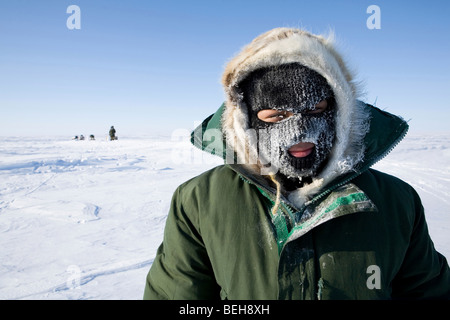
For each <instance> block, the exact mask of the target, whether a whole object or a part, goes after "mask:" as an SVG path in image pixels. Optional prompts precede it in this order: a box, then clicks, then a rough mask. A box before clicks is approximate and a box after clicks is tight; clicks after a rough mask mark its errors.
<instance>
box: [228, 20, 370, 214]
mask: <svg viewBox="0 0 450 320" xmlns="http://www.w3.org/2000/svg"><path fill="white" fill-rule="evenodd" d="M294 62H295V63H300V64H302V65H304V66H306V67H308V68H310V69H312V70H314V71H316V72H318V73H319V74H321V75H322V76H323V77H324V78H325V79H326V80H327V82H328V84H329V85H330V87H331V88H332V90H333V92H334V98H335V100H336V104H337V110H336V139H335V143H334V145H333V148H332V151H331V154H330V156H329V160H328V163H327V165H326V167H325V168H324V169H323V170H322V171H321V172H320V173H319V174H318V175H317V176H316V177H315V178H314V179H313V182H312V183H311V184H308V185H305V186H303V187H302V188H299V189H297V190H294V191H292V192H290V193H289V194H285V196H287V198H288V200H289V201H291V202H292V203H293V204H294V205H296V206H297V207H300V206H301V205H302V204H303V203H304V202H305V201H307V200H308V199H310V198H311V197H312V196H314V195H315V194H317V193H318V192H319V191H320V189H322V187H324V186H325V185H327V184H328V183H329V182H331V181H333V180H334V179H335V178H337V177H338V176H340V175H342V174H345V173H347V172H349V171H351V170H353V169H354V168H355V166H356V164H358V163H360V162H361V161H363V158H364V137H365V135H366V133H367V132H368V129H369V114H368V113H367V112H365V111H364V108H362V107H361V102H358V101H357V97H358V95H359V93H358V90H357V86H356V85H355V83H354V78H353V76H352V74H351V73H350V71H349V69H348V68H347V66H346V65H345V64H344V60H343V59H342V57H341V56H340V55H339V54H338V53H337V51H336V50H335V49H334V47H333V41H332V40H331V39H330V38H324V37H322V36H318V35H313V34H310V33H308V32H306V31H303V30H299V29H291V28H276V29H273V30H270V31H268V32H266V33H264V34H262V35H260V36H258V37H257V38H255V39H254V40H253V41H252V42H251V43H250V44H248V45H247V46H245V47H244V48H243V50H242V51H241V52H240V53H238V54H237V55H236V56H235V57H234V58H232V59H231V60H230V61H229V62H228V64H227V65H226V67H225V71H224V74H223V77H222V84H223V86H224V89H225V94H226V103H225V111H224V113H223V118H222V130H223V132H224V133H225V138H226V142H227V145H228V147H231V148H232V149H233V150H234V151H235V153H236V156H237V159H238V163H243V164H244V166H246V168H247V170H250V171H251V172H252V173H253V174H256V175H265V174H268V173H267V172H266V173H265V172H264V170H265V169H264V166H262V165H261V164H260V163H259V161H258V155H257V144H256V140H255V136H254V134H252V131H253V130H249V129H250V128H249V121H248V114H247V106H246V105H245V103H244V102H243V97H242V94H241V93H240V90H239V88H238V84H239V83H240V82H241V81H242V80H244V79H245V78H246V77H247V76H248V75H249V74H250V73H251V72H252V71H254V70H257V69H260V68H264V67H269V66H277V65H281V64H286V63H294ZM272 179H273V177H272Z"/></svg>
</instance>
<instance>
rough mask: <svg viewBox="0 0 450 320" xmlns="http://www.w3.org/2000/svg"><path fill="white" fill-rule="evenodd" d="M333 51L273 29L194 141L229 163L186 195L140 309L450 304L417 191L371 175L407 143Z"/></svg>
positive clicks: (241, 62)
mask: <svg viewBox="0 0 450 320" xmlns="http://www.w3.org/2000/svg"><path fill="white" fill-rule="evenodd" d="M343 61H344V60H343V59H342V57H341V56H340V55H339V53H338V52H337V51H336V49H335V48H334V47H333V43H332V41H331V40H330V39H326V38H324V37H322V36H318V35H313V34H311V33H308V32H306V31H303V30H299V29H291V28H276V29H273V30H270V31H268V32H266V33H264V34H262V35H260V36H259V37H257V38H256V39H254V40H253V41H252V42H251V43H250V44H248V45H247V46H246V47H244V48H243V50H242V51H241V52H240V53H238V54H237V55H236V56H235V57H234V58H233V59H231V60H230V61H229V62H228V64H227V65H226V67H225V71H224V74H223V78H222V83H223V86H224V90H225V94H226V101H225V103H224V104H223V105H222V106H221V107H220V108H219V110H218V111H217V112H216V113H214V114H213V115H211V116H209V117H208V118H207V119H206V120H205V121H204V122H203V123H202V124H201V125H200V126H199V127H198V128H197V129H196V130H194V132H193V133H192V137H191V142H192V143H193V144H194V146H196V147H198V148H200V149H202V150H204V151H205V152H209V153H212V154H215V155H218V156H220V157H223V159H224V162H225V164H224V165H221V166H218V167H215V168H213V169H211V170H209V171H207V172H205V173H203V174H201V175H199V176H197V177H195V178H193V179H191V180H189V181H187V182H185V183H183V184H182V185H180V186H179V187H178V188H177V190H176V191H175V193H174V195H173V198H172V202H171V207H170V212H169V214H168V217H167V221H166V227H165V231H164V238H163V242H162V244H161V246H160V247H159V249H158V251H157V255H156V257H155V259H154V261H153V264H152V266H151V268H150V271H149V273H148V275H147V279H146V283H145V291H144V299H270V300H272V299H300V300H305V299H308V300H314V299H322V300H327V299H449V298H450V271H449V266H448V263H447V261H446V259H445V257H444V256H443V255H441V254H440V253H439V252H437V251H436V250H435V248H434V245H433V242H432V240H431V238H430V235H429V233H428V229H427V224H426V220H425V215H424V208H423V206H422V204H421V200H420V197H419V196H418V194H417V193H416V191H415V190H414V189H413V188H412V187H411V186H410V185H408V184H407V183H405V182H403V181H402V180H400V179H398V178H396V177H393V176H390V175H388V174H385V173H382V172H379V171H376V170H374V169H372V168H371V166H372V165H373V164H375V163H376V162H377V161H379V160H380V159H382V158H384V157H385V156H386V155H387V154H388V153H389V152H390V151H391V150H392V149H393V148H394V147H395V146H396V145H397V144H398V143H399V142H400V141H401V140H402V139H403V137H404V136H405V135H406V133H407V130H408V124H407V123H406V122H405V121H404V120H403V119H401V118H400V117H398V116H395V115H393V114H390V113H388V112H385V111H382V110H380V109H378V108H376V107H374V106H371V105H368V104H366V103H363V102H362V101H360V100H358V97H359V90H358V86H357V85H356V84H355V82H354V77H353V76H352V74H351V72H350V71H349V70H348V68H347V67H346V65H345V64H344V62H343Z"/></svg>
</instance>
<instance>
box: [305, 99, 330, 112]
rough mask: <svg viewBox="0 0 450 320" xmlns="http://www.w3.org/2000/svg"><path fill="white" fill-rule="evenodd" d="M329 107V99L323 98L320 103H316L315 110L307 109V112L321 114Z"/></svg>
mask: <svg viewBox="0 0 450 320" xmlns="http://www.w3.org/2000/svg"><path fill="white" fill-rule="evenodd" d="M327 108H328V101H327V100H322V101H320V102H319V103H318V104H316V106H315V108H314V109H313V110H309V111H307V112H306V114H319V113H322V112H324V111H326V110H327Z"/></svg>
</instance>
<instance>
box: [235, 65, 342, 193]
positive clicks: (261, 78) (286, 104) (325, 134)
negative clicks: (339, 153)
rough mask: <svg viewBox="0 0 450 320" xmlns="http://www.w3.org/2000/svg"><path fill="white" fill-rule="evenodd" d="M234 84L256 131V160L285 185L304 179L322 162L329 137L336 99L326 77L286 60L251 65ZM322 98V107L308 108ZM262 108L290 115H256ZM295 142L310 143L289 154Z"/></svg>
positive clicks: (332, 133)
mask: <svg viewBox="0 0 450 320" xmlns="http://www.w3.org/2000/svg"><path fill="white" fill-rule="evenodd" d="M239 89H240V90H241V91H242V94H243V101H244V103H245V104H246V105H247V110H248V116H249V125H250V127H251V128H252V129H254V130H255V131H256V136H257V138H258V146H257V150H258V156H259V159H260V161H261V163H263V164H264V165H266V166H271V167H272V168H276V171H277V172H278V175H279V176H280V178H281V179H282V181H283V182H284V186H285V187H286V188H287V189H289V188H290V187H292V188H297V187H300V186H301V185H303V183H309V182H310V181H311V179H312V178H313V177H315V176H316V175H317V174H318V173H319V172H320V171H321V170H322V169H323V167H324V166H325V164H326V161H327V159H328V156H329V154H330V152H331V149H332V146H333V143H334V139H335V109H336V106H335V105H336V104H335V100H334V94H333V90H332V89H331V87H330V86H329V85H328V83H327V81H326V79H325V78H324V77H322V76H321V75H320V74H318V73H317V72H316V71H314V70H311V69H310V68H307V67H305V66H303V65H301V64H298V63H290V64H283V65H279V66H273V67H267V68H262V69H257V70H255V71H253V72H252V73H251V74H250V75H249V76H247V77H246V78H245V79H244V80H243V81H242V82H241V83H239ZM323 100H326V101H327V103H328V105H327V108H326V109H325V110H324V111H323V112H319V113H311V111H313V110H315V107H316V105H317V104H318V103H319V102H321V101H323ZM265 109H272V110H280V111H288V112H290V113H291V114H292V115H291V116H290V117H288V118H285V119H282V120H280V121H278V122H265V121H262V120H260V119H259V118H258V112H259V111H261V110H265ZM299 143H309V144H314V148H313V149H312V151H311V152H310V153H309V154H308V155H306V156H301V157H296V156H293V155H292V154H291V153H290V152H289V149H290V148H291V147H292V146H294V145H296V144H299Z"/></svg>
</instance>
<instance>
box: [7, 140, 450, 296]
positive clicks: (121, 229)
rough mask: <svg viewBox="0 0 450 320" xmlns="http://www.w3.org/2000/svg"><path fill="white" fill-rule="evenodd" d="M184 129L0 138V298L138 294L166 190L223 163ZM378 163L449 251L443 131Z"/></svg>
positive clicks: (449, 171) (449, 168)
mask: <svg viewBox="0 0 450 320" xmlns="http://www.w3.org/2000/svg"><path fill="white" fill-rule="evenodd" d="M187 133H188V132H179V134H177V136H178V137H179V138H177V139H174V138H172V137H163V136H159V137H156V136H155V137H146V138H125V139H121V140H118V141H107V140H106V139H101V140H96V141H89V140H85V141H71V140H70V139H67V138H54V137H46V138H14V137H4V138H0V246H1V249H0V299H141V298H142V294H143V289H144V283H145V277H146V274H147V272H148V269H149V267H150V266H151V264H152V261H153V258H154V256H155V253H156V250H157V248H158V246H159V244H160V242H161V240H162V235H163V229H164V224H165V219H166V216H167V212H168V209H169V205H170V200H171V197H172V193H173V191H174V190H175V188H176V187H177V186H178V185H179V184H180V183H182V182H184V181H186V180H188V179H189V178H191V177H194V176H195V175H197V174H199V173H201V172H203V171H205V170H207V169H209V168H212V167H214V166H216V165H218V164H220V163H221V160H220V159H219V158H217V157H215V156H211V155H207V154H205V153H203V152H200V151H199V150H197V149H195V148H193V147H191V146H190V144H189V142H188V140H189V139H188V137H187ZM183 137H184V140H183ZM375 168H376V169H379V170H382V171H385V172H387V173H391V174H394V175H396V176H398V177H399V178H402V179H403V180H405V181H406V182H408V183H410V184H411V185H412V186H413V187H414V188H416V190H417V191H418V193H419V194H420V196H421V197H422V201H423V203H424V206H425V209H426V216H427V221H428V225H429V229H430V234H431V236H432V238H433V240H434V243H435V246H436V248H437V249H438V250H439V251H440V252H441V253H442V254H444V255H445V256H446V257H450V237H449V234H450V134H448V135H427V136H420V137H418V136H411V137H408V136H407V138H406V139H405V140H404V141H403V142H402V143H400V145H399V146H398V147H397V148H396V149H395V150H394V151H392V152H391V154H389V155H388V156H387V157H386V158H385V159H383V160H382V161H380V162H379V163H378V164H377V165H376V166H375Z"/></svg>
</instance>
